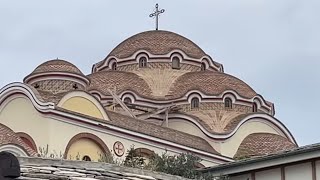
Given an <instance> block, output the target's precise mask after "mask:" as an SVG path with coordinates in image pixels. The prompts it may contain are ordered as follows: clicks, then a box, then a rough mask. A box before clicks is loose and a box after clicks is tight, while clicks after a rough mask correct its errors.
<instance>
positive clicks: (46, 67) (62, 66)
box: [31, 59, 83, 75]
mask: <svg viewBox="0 0 320 180" xmlns="http://www.w3.org/2000/svg"><path fill="white" fill-rule="evenodd" d="M46 72H68V73H74V74H79V75H83V73H82V72H81V71H80V70H79V69H78V68H77V67H76V66H75V65H73V64H72V63H70V62H68V61H65V60H61V59H54V60H49V61H47V62H45V63H42V64H40V65H39V66H38V67H37V68H36V69H35V70H34V71H33V72H32V73H31V74H38V73H46Z"/></svg>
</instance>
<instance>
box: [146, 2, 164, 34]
mask: <svg viewBox="0 0 320 180" xmlns="http://www.w3.org/2000/svg"><path fill="white" fill-rule="evenodd" d="M158 7H159V5H158V3H157V4H156V10H155V12H154V13H151V14H150V15H149V17H156V30H158V26H159V16H160V14H161V13H164V9H160V10H159V8H158Z"/></svg>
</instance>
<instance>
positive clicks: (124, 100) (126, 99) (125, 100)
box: [123, 97, 132, 104]
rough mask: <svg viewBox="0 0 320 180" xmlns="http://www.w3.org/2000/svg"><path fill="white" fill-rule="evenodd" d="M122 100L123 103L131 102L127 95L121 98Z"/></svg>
mask: <svg viewBox="0 0 320 180" xmlns="http://www.w3.org/2000/svg"><path fill="white" fill-rule="evenodd" d="M123 102H124V103H125V104H131V103H132V101H131V99H130V98H128V97H126V98H124V99H123Z"/></svg>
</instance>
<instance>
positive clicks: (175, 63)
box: [172, 56, 180, 69]
mask: <svg viewBox="0 0 320 180" xmlns="http://www.w3.org/2000/svg"><path fill="white" fill-rule="evenodd" d="M172 69H180V59H179V58H178V57H177V56H175V57H173V58H172Z"/></svg>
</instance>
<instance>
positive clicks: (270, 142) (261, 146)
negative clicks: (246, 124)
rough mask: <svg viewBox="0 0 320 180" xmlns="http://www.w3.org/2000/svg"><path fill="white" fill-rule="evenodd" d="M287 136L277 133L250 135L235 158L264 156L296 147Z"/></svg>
mask: <svg viewBox="0 0 320 180" xmlns="http://www.w3.org/2000/svg"><path fill="white" fill-rule="evenodd" d="M296 147H297V145H295V144H294V143H292V142H290V141H289V140H288V139H287V138H285V137H282V136H280V135H276V134H269V133H254V134H250V135H248V136H247V137H246V138H245V139H244V140H243V141H242V143H241V144H240V146H239V148H238V151H237V153H236V154H235V156H234V158H244V157H245V158H248V157H254V156H263V155H269V154H274V153H279V152H281V151H286V150H290V149H293V148H296Z"/></svg>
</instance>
